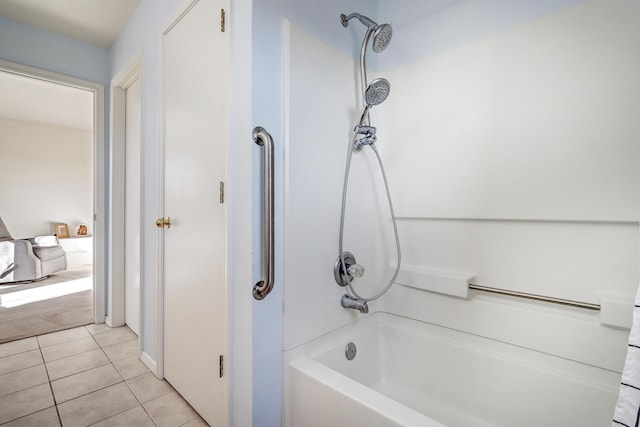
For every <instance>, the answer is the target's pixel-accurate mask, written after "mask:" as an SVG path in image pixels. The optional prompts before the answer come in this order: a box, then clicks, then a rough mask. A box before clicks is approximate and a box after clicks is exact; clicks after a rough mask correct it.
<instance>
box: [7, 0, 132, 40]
mask: <svg viewBox="0 0 640 427" xmlns="http://www.w3.org/2000/svg"><path fill="white" fill-rule="evenodd" d="M140 1H141V0H0V16H5V17H7V18H9V19H11V20H13V21H18V22H21V23H23V24H27V25H31V26H32V27H37V28H42V29H45V30H48V31H51V32H52V33H57V34H62V35H65V36H68V37H72V38H74V39H78V40H83V41H85V42H88V43H91V44H94V45H98V46H101V47H103V48H106V49H108V48H110V47H111V46H112V45H113V43H114V42H115V40H116V38H117V36H118V34H120V31H122V28H123V27H124V25H125V24H126V23H127V21H128V20H129V17H130V16H131V14H133V12H134V11H135V10H136V7H138V4H139V3H140Z"/></svg>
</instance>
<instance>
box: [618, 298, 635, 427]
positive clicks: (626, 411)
mask: <svg viewBox="0 0 640 427" xmlns="http://www.w3.org/2000/svg"><path fill="white" fill-rule="evenodd" d="M639 421H640V288H639V289H638V293H637V294H636V302H635V306H634V308H633V325H632V326H631V331H630V332H629V347H628V348H627V358H626V359H625V362H624V369H623V370H622V380H621V381H620V394H619V395H618V402H617V403H616V410H615V412H614V414H613V423H612V424H611V426H612V427H620V426H627V427H640V424H639Z"/></svg>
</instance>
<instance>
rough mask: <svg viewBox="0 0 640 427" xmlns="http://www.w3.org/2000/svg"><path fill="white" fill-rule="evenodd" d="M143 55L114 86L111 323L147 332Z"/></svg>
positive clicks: (110, 255) (110, 229)
mask: <svg viewBox="0 0 640 427" xmlns="http://www.w3.org/2000/svg"><path fill="white" fill-rule="evenodd" d="M141 63H142V57H141V55H140V54H136V55H134V57H133V58H132V59H131V60H130V62H129V63H128V64H127V65H126V66H125V67H124V68H123V69H122V70H121V71H120V72H119V73H118V74H117V75H116V76H115V77H114V78H113V80H112V82H111V99H112V104H111V116H112V120H111V143H110V151H109V164H110V170H109V177H110V186H109V187H110V188H109V191H110V194H109V200H110V202H111V203H110V210H109V220H110V222H109V237H108V239H109V250H110V251H109V301H108V313H107V318H106V323H107V324H108V325H109V326H111V327H117V326H122V325H125V324H126V325H127V326H129V328H130V329H131V330H132V331H134V332H135V333H136V335H138V337H139V347H140V348H142V347H143V343H142V337H143V334H142V333H141V330H142V329H143V328H144V325H142V323H141V304H140V301H141V294H142V290H141V283H142V274H141V253H142V229H143V228H142V211H141V194H142V189H141V176H142V127H141V111H142V80H141Z"/></svg>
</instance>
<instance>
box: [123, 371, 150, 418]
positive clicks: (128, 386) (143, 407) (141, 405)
mask: <svg viewBox="0 0 640 427" xmlns="http://www.w3.org/2000/svg"><path fill="white" fill-rule="evenodd" d="M142 375H146V372H145V373H144V374H142ZM142 375H138V376H137V377H133V378H138V377H141V376H142ZM129 379H131V378H129ZM124 383H125V385H126V386H127V388H128V389H129V391H130V392H131V394H133V397H134V398H135V399H136V401H137V402H138V404H139V405H140V407H141V408H142V410H143V411H144V413H145V414H147V416H148V417H149V419H150V420H151V422H152V423H153V425H155V426H157V425H158V423H156V420H154V419H153V417H152V416H151V414H150V413H149V411H147V408H145V406H144V404H143V403H142V402H141V401H140V399H138V396H137V395H136V394H135V393H134V392H133V389H132V388H131V386H130V385H129V383H128V382H127V380H124Z"/></svg>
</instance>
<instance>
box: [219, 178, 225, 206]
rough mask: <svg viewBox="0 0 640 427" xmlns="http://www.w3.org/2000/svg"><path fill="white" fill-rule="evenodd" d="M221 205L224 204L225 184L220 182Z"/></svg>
mask: <svg viewBox="0 0 640 427" xmlns="http://www.w3.org/2000/svg"><path fill="white" fill-rule="evenodd" d="M220 203H224V182H222V181H220Z"/></svg>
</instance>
